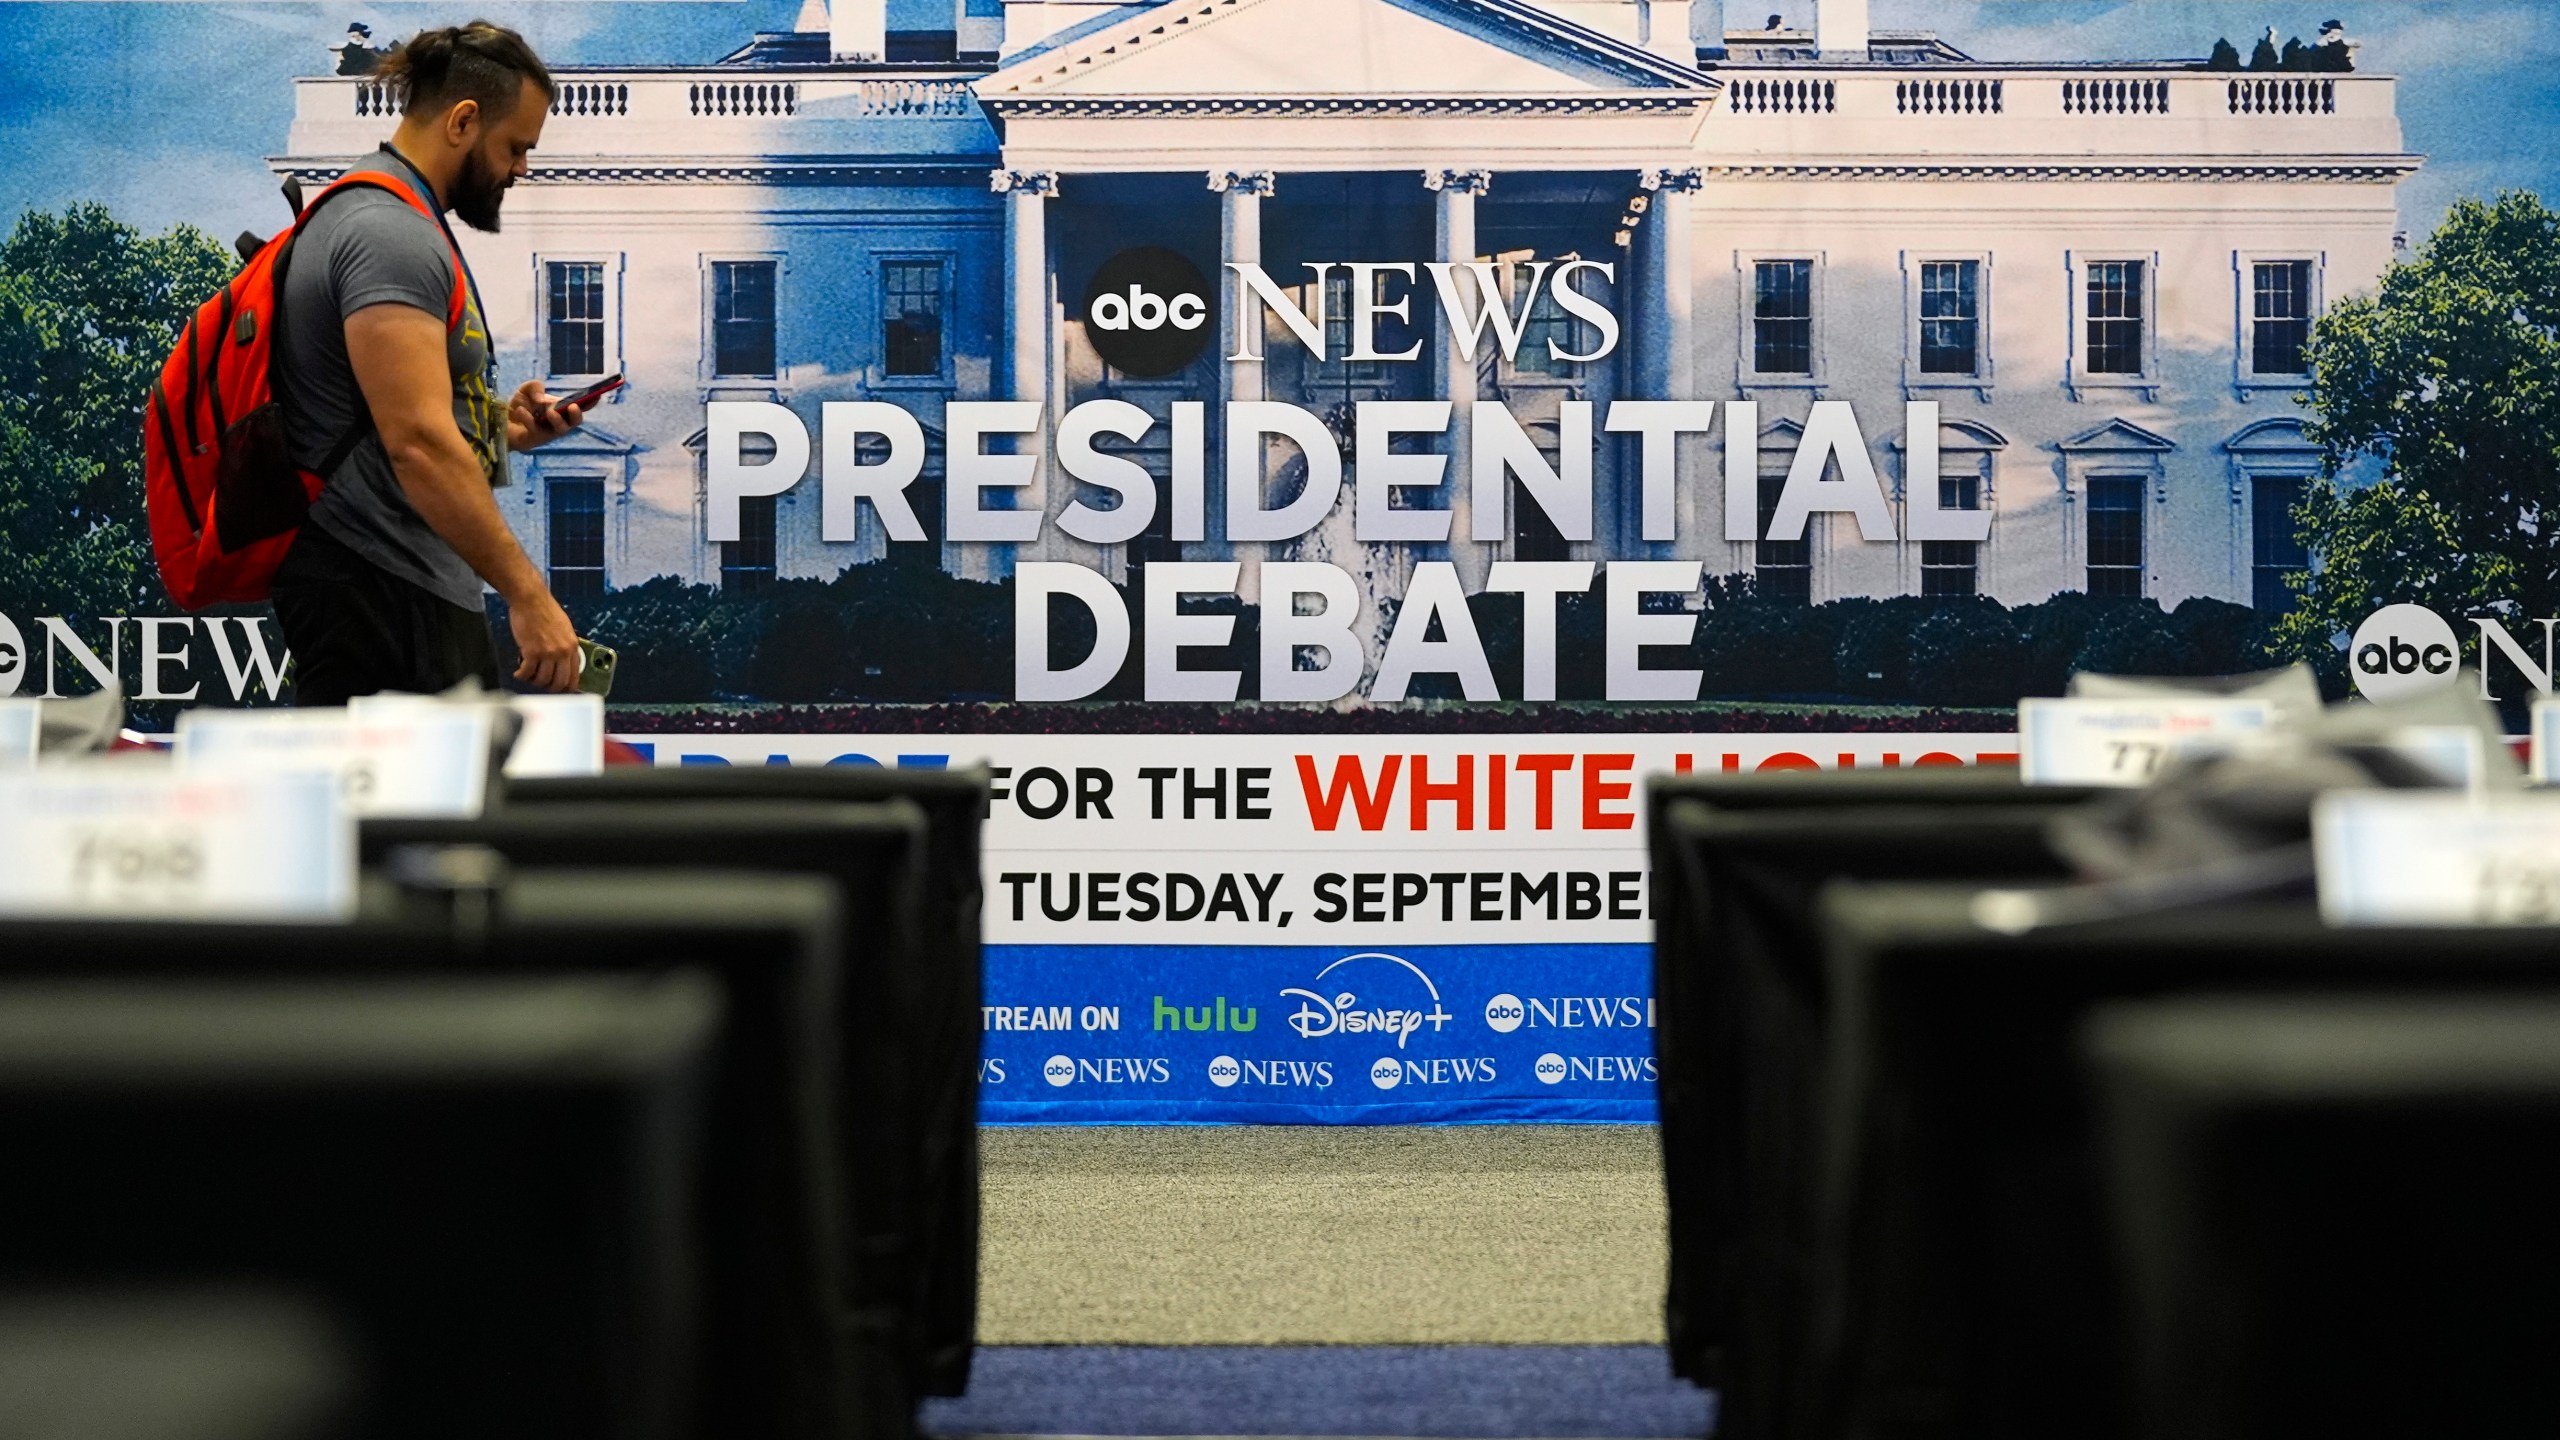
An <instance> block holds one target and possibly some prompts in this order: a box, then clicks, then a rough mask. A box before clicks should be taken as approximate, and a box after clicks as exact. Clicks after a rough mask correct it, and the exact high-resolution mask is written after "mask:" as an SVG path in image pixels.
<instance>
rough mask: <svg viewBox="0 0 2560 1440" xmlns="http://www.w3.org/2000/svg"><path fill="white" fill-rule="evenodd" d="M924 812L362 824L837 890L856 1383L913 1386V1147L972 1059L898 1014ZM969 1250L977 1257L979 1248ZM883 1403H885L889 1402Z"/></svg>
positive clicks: (709, 810) (920, 1278)
mask: <svg viewBox="0 0 2560 1440" xmlns="http://www.w3.org/2000/svg"><path fill="white" fill-rule="evenodd" d="M924 834H925V831H924V819H923V816H922V814H921V813H920V812H919V811H918V810H917V808H916V807H915V806H914V805H913V804H912V803H910V802H907V801H904V800H892V801H887V802H875V803H870V804H860V805H855V804H843V803H836V802H827V801H738V802H726V803H724V802H718V801H677V802H669V803H666V804H656V805H623V804H594V803H581V802H561V803H558V804H544V805H526V806H517V807H513V808H510V809H506V810H502V811H499V812H497V813H493V814H491V815H489V816H487V817H486V818H483V819H479V820H375V821H368V822H366V823H365V825H364V826H363V827H362V830H361V838H360V844H361V848H362V852H363V855H364V858H365V861H366V863H367V864H368V865H375V866H379V865H382V864H383V863H384V862H386V861H388V860H392V859H394V858H395V857H398V855H399V852H401V851H403V850H409V849H415V848H418V847H427V848H434V847H443V846H457V845H472V846H481V847H486V848H487V849H490V850H494V851H496V852H497V853H498V854H500V855H502V856H504V857H505V858H506V859H507V860H508V861H509V862H510V864H511V865H512V866H514V867H516V870H517V873H524V872H525V871H526V870H528V869H538V868H539V867H545V866H581V867H608V866H609V867H614V868H615V869H616V870H619V871H630V870H655V869H695V868H700V867H704V866H711V865H717V866H722V867H732V866H734V867H736V868H737V869H739V870H741V871H745V872H751V873H771V874H807V875H812V876H817V877H821V878H823V879H824V880H826V881H827V882H828V883H829V884H832V885H833V886H835V887H836V889H837V892H838V895H839V897H840V900H841V904H842V924H843V928H844V931H845V933H846V934H847V935H848V936H851V937H855V941H854V943H852V944H850V945H849V946H848V947H847V950H846V957H845V971H844V975H843V978H842V981H841V983H840V986H839V988H838V992H837V1004H836V1006H835V1008H834V1010H833V1012H832V1013H831V1014H830V1015H828V1016H827V1017H826V1019H827V1020H828V1022H829V1023H830V1025H831V1026H832V1029H833V1045H834V1048H835V1049H836V1051H837V1052H838V1053H839V1054H840V1055H841V1057H842V1062H843V1063H842V1069H841V1072H840V1075H841V1080H842V1083H843V1086H844V1088H843V1092H842V1094H841V1095H840V1096H839V1097H838V1099H837V1103H836V1104H835V1105H834V1107H833V1112H834V1114H835V1116H836V1119H837V1121H838V1122H839V1124H840V1125H841V1127H842V1128H841V1131H840V1133H839V1134H838V1136H837V1137H836V1144H837V1148H838V1152H839V1163H838V1167H837V1174H838V1176H839V1177H840V1181H839V1183H838V1184H836V1185H834V1186H833V1187H831V1189H832V1191H833V1193H834V1194H835V1196H836V1199H837V1203H839V1204H840V1205H841V1206H842V1207H843V1210H842V1215H843V1223H844V1225H845V1226H846V1241H847V1244H846V1254H847V1257H848V1266H847V1273H846V1274H845V1275H844V1277H843V1279H844V1282H845V1290H844V1305H845V1307H846V1310H847V1315H846V1320H845V1323H846V1328H847V1333H848V1335H849V1336H851V1337H854V1338H853V1340H852V1343H853V1344H854V1345H855V1346H856V1347H857V1348H858V1350H859V1352H860V1353H859V1356H858V1359H857V1361H856V1364H857V1366H858V1374H859V1377H860V1378H861V1379H863V1380H865V1381H867V1382H870V1383H872V1384H878V1383H881V1382H882V1381H883V1380H884V1379H885V1378H886V1377H888V1376H891V1375H893V1374H894V1375H903V1376H904V1377H905V1380H904V1382H903V1383H901V1384H898V1385H896V1386H895V1387H894V1388H895V1389H896V1390H899V1391H904V1392H907V1393H910V1394H911V1393H913V1390H914V1387H915V1385H916V1383H917V1378H918V1371H919V1370H920V1368H921V1366H922V1353H923V1350H924V1341H923V1324H922V1320H921V1317H920V1315H919V1313H918V1312H919V1309H920V1297H921V1295H922V1293H923V1292H924V1291H925V1289H926V1288H927V1275H926V1273H925V1271H924V1267H923V1264H922V1254H923V1253H924V1252H923V1247H922V1245H921V1243H920V1241H919V1233H920V1232H925V1231H929V1230H930V1228H931V1225H932V1220H931V1217H929V1216H928V1215H927V1214H926V1213H925V1211H926V1209H927V1207H926V1206H925V1205H924V1203H923V1202H922V1200H921V1198H920V1192H919V1186H918V1181H917V1171H918V1168H919V1166H918V1160H917V1156H918V1155H919V1153H920V1152H922V1151H923V1150H924V1148H925V1146H924V1142H923V1139H922V1132H923V1130H924V1129H925V1128H926V1126H927V1124H928V1123H929V1121H930V1118H931V1117H930V1114H929V1111H930V1105H931V1099H932V1097H931V1095H930V1093H929V1092H930V1089H931V1087H930V1086H929V1085H927V1084H923V1083H920V1081H919V1078H918V1077H919V1076H923V1077H933V1076H938V1075H940V1074H942V1073H943V1072H944V1071H946V1070H948V1069H949V1068H950V1066H949V1064H948V1063H947V1060H948V1056H949V1054H950V1052H951V1051H952V1050H954V1049H958V1050H961V1051H963V1052H965V1054H966V1055H967V1057H968V1058H969V1059H970V1061H971V1062H972V1063H974V1061H975V1058H976V1054H977V1033H976V1027H975V1024H974V1022H975V1020H976V1017H975V1016H974V1015H972V1016H970V1017H968V1018H969V1020H970V1021H971V1022H972V1023H971V1024H970V1025H969V1026H968V1027H967V1028H966V1029H962V1030H959V1031H958V1032H957V1033H954V1029H953V1027H950V1026H946V1027H944V1028H943V1030H941V1031H940V1032H938V1033H933V1032H928V1033H918V1032H917V1031H916V1030H915V1029H914V1028H912V1027H911V1026H910V1025H908V1024H907V1023H905V1021H904V1017H908V1016H912V1015H916V1014H918V1013H930V1011H931V1009H932V1006H931V1004H930V1002H929V1000H928V999H926V998H925V992H928V991H930V990H931V989H932V988H933V985H934V980H933V977H932V975H931V973H930V972H931V969H932V962H931V959H930V957H929V956H928V954H927V951H926V947H925V946H924V945H923V944H922V942H921V941H920V940H919V938H918V930H919V921H918V909H919V892H920V888H921V883H922V872H923V870H924V868H925V860H924V853H923V842H924ZM970 1248H971V1254H972V1256H973V1257H974V1254H975V1247H974V1245H972V1246H971V1247H970ZM879 1403H880V1405H882V1406H888V1407H894V1406H896V1405H897V1404H898V1403H899V1402H898V1401H897V1400H896V1399H895V1398H894V1397H883V1398H882V1399H881V1400H880V1402H879Z"/></svg>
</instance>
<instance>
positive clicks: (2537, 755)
mask: <svg viewBox="0 0 2560 1440" xmlns="http://www.w3.org/2000/svg"><path fill="white" fill-rule="evenodd" d="M2533 779H2534V783H2535V784H2537V785H2560V700H2536V701H2535V702H2533Z"/></svg>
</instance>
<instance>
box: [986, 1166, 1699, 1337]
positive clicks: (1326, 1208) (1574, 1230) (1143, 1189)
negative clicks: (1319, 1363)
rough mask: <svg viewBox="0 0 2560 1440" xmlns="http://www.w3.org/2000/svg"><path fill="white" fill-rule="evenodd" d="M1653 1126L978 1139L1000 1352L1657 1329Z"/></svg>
mask: <svg viewBox="0 0 2560 1440" xmlns="http://www.w3.org/2000/svg"><path fill="white" fill-rule="evenodd" d="M1656 1143H1657V1142H1656V1138H1655V1132H1654V1131H1653V1129H1652V1128H1651V1127H1649V1126H1614V1125H1613V1126H1596V1125H1472V1126H1443V1127H1401V1126H1399V1127H1332V1126H1218V1127H1207V1126H1200V1127H1161V1128H1155V1127H1148V1128H1120V1127H1107V1128H1106V1127H1072V1128H1070V1127H1058V1128H1051V1127H1039V1128H994V1129H989V1130H986V1131H984V1132H983V1139H982V1144H983V1154H984V1158H985V1171H986V1179H985V1187H984V1194H985V1205H986V1218H985V1237H984V1249H983V1260H982V1267H983V1269H982V1277H983V1283H982V1284H981V1286H980V1291H979V1294H980V1301H979V1305H980V1309H979V1321H978V1326H979V1332H978V1333H979V1340H980V1342H981V1343H983V1344H988V1345H1286V1344H1319V1345H1415V1344H1502V1345H1621V1344H1660V1343H1661V1341H1662V1276H1663V1264H1664V1247H1663V1205H1662V1183H1661V1173H1660V1162H1659V1159H1658V1152H1657V1150H1656Z"/></svg>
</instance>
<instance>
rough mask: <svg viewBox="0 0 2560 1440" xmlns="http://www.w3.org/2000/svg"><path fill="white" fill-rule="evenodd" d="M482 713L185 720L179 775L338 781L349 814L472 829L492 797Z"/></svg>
mask: <svg viewBox="0 0 2560 1440" xmlns="http://www.w3.org/2000/svg"><path fill="white" fill-rule="evenodd" d="M489 721H490V716H489V712H488V710H486V709H485V708H483V707H480V706H473V705H447V706H433V707H430V706H423V705H422V706H415V707H411V706H402V707H400V708H398V709H396V710H386V711H384V712H381V713H379V714H375V715H369V716H359V715H357V714H355V713H354V712H352V711H347V710H189V711H186V712H184V713H183V714H181V715H180V716H179V717H178V739H177V751H178V768H179V769H180V770H182V771H184V772H186V773H188V774H191V775H279V774H290V773H295V772H301V771H313V770H316V771H320V772H322V773H324V774H328V775H332V776H335V777H336V778H337V781H338V786H339V790H340V792H341V794H342V795H343V796H344V797H345V800H346V806H347V811H348V813H350V814H352V815H356V816H359V817H361V816H368V815H383V816H393V815H397V816H421V817H451V818H461V819H470V818H473V817H475V816H477V815H478V814H479V813H480V810H481V807H482V805H483V804H485V803H486V801H487V799H488V790H489Z"/></svg>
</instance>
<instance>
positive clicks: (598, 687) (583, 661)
mask: <svg viewBox="0 0 2560 1440" xmlns="http://www.w3.org/2000/svg"><path fill="white" fill-rule="evenodd" d="M617 658H618V657H617V656H616V655H615V653H614V650H613V647H612V646H610V645H599V644H597V643H596V642H594V641H593V640H589V639H586V638H585V637H583V636H581V637H580V638H579V640H578V688H579V689H581V690H584V691H586V692H587V693H588V694H590V695H610V694H612V693H613V666H614V662H615V660H616V659H617Z"/></svg>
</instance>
